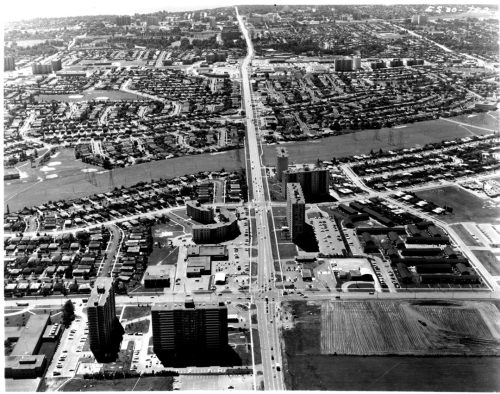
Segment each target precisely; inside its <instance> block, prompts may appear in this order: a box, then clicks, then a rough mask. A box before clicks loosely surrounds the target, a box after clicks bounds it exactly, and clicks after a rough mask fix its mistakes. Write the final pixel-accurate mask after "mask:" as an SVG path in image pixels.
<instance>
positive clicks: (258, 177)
mask: <svg viewBox="0 0 500 394" xmlns="http://www.w3.org/2000/svg"><path fill="white" fill-rule="evenodd" d="M236 15H237V17H238V22H239V24H240V28H241V31H242V32H243V35H244V37H245V40H246V42H247V48H248V49H247V56H246V57H245V59H244V60H243V62H242V65H241V76H242V85H243V103H244V106H245V113H246V122H247V141H248V150H247V152H248V155H249V158H250V166H251V169H250V174H251V176H250V179H249V181H251V182H252V184H251V186H252V190H253V200H252V201H251V205H253V207H254V208H255V225H256V230H257V231H256V236H257V263H258V264H257V265H258V272H257V283H256V284H252V285H251V298H252V302H255V304H256V306H257V320H258V326H259V334H260V344H261V355H262V365H263V369H264V371H263V372H264V389H265V390H284V389H285V387H284V380H283V373H282V372H283V370H282V365H283V363H282V361H281V344H280V336H279V327H278V321H279V319H277V314H278V311H277V310H276V309H277V308H279V302H280V294H279V292H277V291H276V290H275V289H274V280H273V279H274V277H275V276H274V259H273V254H272V248H271V235H270V232H269V223H268V216H267V211H268V208H269V202H268V201H267V200H266V196H265V192H264V181H263V172H262V171H263V168H262V163H261V156H260V153H259V142H258V136H257V131H256V128H255V123H256V121H257V119H256V118H255V117H254V111H253V108H252V91H251V86H250V74H251V63H252V58H253V56H254V50H253V45H252V41H251V39H250V36H249V34H248V30H247V28H246V27H245V23H244V22H243V19H242V17H241V16H240V15H239V13H238V8H237V7H236ZM249 186H250V185H249Z"/></svg>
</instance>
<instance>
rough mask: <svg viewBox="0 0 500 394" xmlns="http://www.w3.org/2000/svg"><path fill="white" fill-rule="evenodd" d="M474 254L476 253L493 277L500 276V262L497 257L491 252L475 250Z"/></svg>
mask: <svg viewBox="0 0 500 394" xmlns="http://www.w3.org/2000/svg"><path fill="white" fill-rule="evenodd" d="M472 253H474V255H475V256H476V257H477V258H478V259H479V261H480V262H481V264H483V266H484V268H486V270H487V271H488V272H489V273H490V274H491V275H493V276H498V275H500V261H498V259H497V256H495V255H494V254H493V253H491V252H490V251H489V250H473V251H472Z"/></svg>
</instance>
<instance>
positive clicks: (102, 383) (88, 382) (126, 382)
mask: <svg viewBox="0 0 500 394" xmlns="http://www.w3.org/2000/svg"><path fill="white" fill-rule="evenodd" d="M173 382H174V378H173V377H172V376H147V377H141V378H126V379H114V380H96V379H79V378H73V379H71V380H69V381H68V382H67V383H66V384H65V385H64V386H63V387H61V391H132V390H134V391H151V390H152V391H172V387H173Z"/></svg>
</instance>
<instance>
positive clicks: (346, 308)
mask: <svg viewBox="0 0 500 394" xmlns="http://www.w3.org/2000/svg"><path fill="white" fill-rule="evenodd" d="M321 353H322V354H338V355H462V354H469V355H500V312H499V311H498V309H497V308H496V307H495V306H494V305H493V304H491V303H475V302H464V303H453V304H451V303H449V304H445V305H436V304H423V303H418V302H412V303H409V302H384V301H382V302H380V301H361V302H332V303H324V304H322V308H321Z"/></svg>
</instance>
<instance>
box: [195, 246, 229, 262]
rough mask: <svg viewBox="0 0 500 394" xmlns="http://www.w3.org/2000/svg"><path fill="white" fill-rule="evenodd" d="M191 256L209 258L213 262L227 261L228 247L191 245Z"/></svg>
mask: <svg viewBox="0 0 500 394" xmlns="http://www.w3.org/2000/svg"><path fill="white" fill-rule="evenodd" d="M187 255H188V257H189V256H209V257H210V259H211V260H212V261H220V260H227V259H228V258H229V254H228V251H227V247H226V245H190V246H188V248H187Z"/></svg>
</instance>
